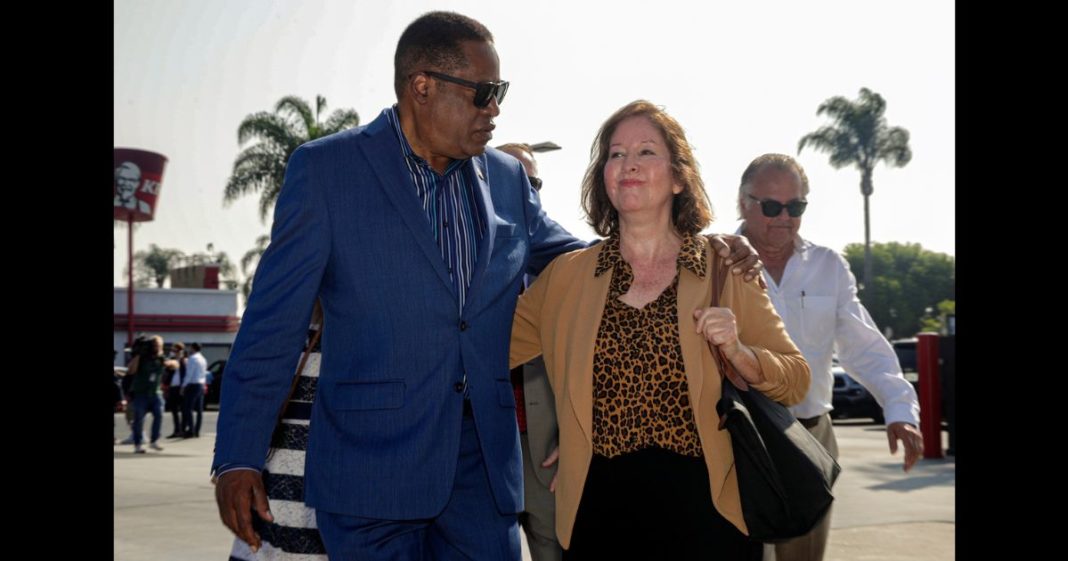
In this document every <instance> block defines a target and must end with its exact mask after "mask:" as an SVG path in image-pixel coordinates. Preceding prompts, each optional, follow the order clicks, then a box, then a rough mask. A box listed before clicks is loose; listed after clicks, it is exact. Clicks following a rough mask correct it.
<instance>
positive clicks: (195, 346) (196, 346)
mask: <svg viewBox="0 0 1068 561" xmlns="http://www.w3.org/2000/svg"><path fill="white" fill-rule="evenodd" d="M189 348H190V349H193V352H198V351H200V343H189Z"/></svg>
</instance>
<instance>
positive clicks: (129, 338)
mask: <svg viewBox="0 0 1068 561" xmlns="http://www.w3.org/2000/svg"><path fill="white" fill-rule="evenodd" d="M133 225H134V222H133V214H130V215H128V216H127V217H126V231H127V235H126V264H127V268H128V269H129V274H130V276H129V278H128V279H127V281H128V282H127V284H126V346H127V347H129V346H131V345H133V333H134V304H133V301H134V282H133V268H134V264H133Z"/></svg>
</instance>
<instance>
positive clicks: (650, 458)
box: [564, 447, 763, 561]
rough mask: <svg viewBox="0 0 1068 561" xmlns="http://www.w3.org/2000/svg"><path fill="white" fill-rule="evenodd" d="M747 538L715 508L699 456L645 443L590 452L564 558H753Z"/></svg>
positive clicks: (756, 546)
mask: <svg viewBox="0 0 1068 561" xmlns="http://www.w3.org/2000/svg"><path fill="white" fill-rule="evenodd" d="M762 555H763V546H762V544H761V543H760V542H754V541H750V540H749V538H747V537H746V536H745V535H744V534H742V533H741V532H740V531H739V530H738V529H737V528H735V527H734V526H733V525H732V524H731V523H730V522H728V521H727V520H726V519H725V518H723V516H721V515H720V514H719V512H717V511H716V508H715V506H713V504H712V492H711V490H710V489H709V483H708V468H707V467H706V466H705V461H704V459H703V458H694V457H689V456H683V455H680V454H676V453H675V452H670V451H667V450H664V449H662V448H655V447H653V448H646V449H643V450H639V451H637V452H633V453H630V454H624V455H622V456H617V457H615V458H611V459H609V458H606V457H604V456H599V455H596V454H595V455H594V456H593V460H592V462H591V463H590V469H589V473H588V474H587V476H586V485H585V488H584V489H583V491H582V500H581V501H580V503H579V508H578V514H577V515H576V518H575V527H574V530H573V532H572V536H571V547H570V548H569V549H567V550H565V551H564V560H565V561H579V560H603V559H613V560H619V559H642V560H658V559H670V560H685V559H700V560H717V561H719V560H722V561H759V560H760V559H761V558H762Z"/></svg>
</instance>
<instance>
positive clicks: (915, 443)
mask: <svg viewBox="0 0 1068 561" xmlns="http://www.w3.org/2000/svg"><path fill="white" fill-rule="evenodd" d="M886 439H887V440H889V441H890V454H891V455H893V454H897V441H898V440H901V442H902V443H904V445H905V471H906V472H907V471H908V470H910V469H912V465H913V464H915V463H916V460H919V459H920V456H921V455H923V435H922V434H920V431H918V430H916V427H914V426H912V425H910V424H908V423H904V422H900V421H899V422H897V423H890V424H889V425H886Z"/></svg>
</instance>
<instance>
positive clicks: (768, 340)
mask: <svg viewBox="0 0 1068 561" xmlns="http://www.w3.org/2000/svg"><path fill="white" fill-rule="evenodd" d="M582 202H583V208H584V210H585V211H586V213H587V217H588V221H589V223H590V225H591V226H592V227H593V228H594V230H595V231H596V232H597V233H598V234H600V235H601V236H606V237H607V239H606V240H605V241H604V242H603V243H600V244H597V245H594V246H591V247H589V248H587V249H583V250H579V251H575V252H572V253H568V254H565V255H562V256H560V257H558V258H557V259H556V260H555V261H553V262H552V263H551V264H550V265H549V266H548V267H547V268H546V269H545V270H544V271H543V272H542V274H541V276H540V277H539V278H538V280H537V282H535V283H534V284H533V285H531V287H530V288H529V289H528V290H527V291H526V293H524V295H523V296H522V297H521V298H520V300H519V304H518V307H517V308H516V314H515V319H514V322H513V325H512V346H511V353H510V355H511V356H510V361H511V364H512V365H513V366H515V365H519V364H523V363H525V362H526V361H528V360H530V359H531V358H533V357H535V356H537V355H539V354H542V355H544V358H545V364H546V367H547V371H548V374H549V379H550V382H551V384H552V387H553V392H554V399H555V402H556V411H557V417H558V421H559V424H560V460H559V462H560V467H559V472H558V475H557V478H558V479H557V483H556V505H557V517H556V533H557V537H558V538H559V540H560V543H561V545H563V546H564V548H565V549H566V551H565V556H564V558H565V559H602V558H625V559H630V558H642V559H689V558H701V559H727V560H731V559H739V560H741V559H759V556H760V544H758V543H752V542H750V541H749V540H748V538H746V536H745V534H746V533H747V529H746V526H745V522H744V520H743V518H742V512H741V504H740V502H739V498H738V482H737V479H736V475H735V473H734V458H733V455H732V453H731V443H730V436H729V435H728V433H727V432H726V431H723V430H719V428H718V423H719V418H718V416H717V414H716V402H717V401H718V400H719V398H720V385H721V383H722V382H721V381H722V378H721V373H720V372H719V370H718V369H717V367H716V365H715V360H714V359H713V357H712V354H711V351H710V349H709V345H717V346H718V347H719V349H720V350H721V351H722V352H723V355H724V356H725V357H726V358H727V360H729V361H730V362H731V364H732V365H733V366H734V368H735V369H736V370H737V371H738V373H739V374H740V376H741V377H742V378H743V379H744V380H736V384H737V385H742V386H744V385H746V384H748V385H749V386H751V387H752V388H755V389H757V390H759V391H761V392H763V393H765V394H766V395H768V396H769V397H771V398H772V399H775V400H778V401H780V402H782V403H784V404H792V403H797V402H799V401H800V400H801V399H802V397H804V395H805V392H806V391H808V385H809V369H808V365H807V364H806V363H805V360H804V358H802V356H801V353H800V352H799V351H798V350H797V347H795V346H794V344H793V342H792V341H791V340H790V338H789V337H788V336H787V335H786V331H785V329H784V328H783V323H782V320H781V319H780V318H779V316H778V315H777V314H776V313H775V310H774V308H773V307H772V304H771V301H770V300H769V299H768V297H767V295H766V294H765V291H764V290H765V289H764V286H763V282H762V281H758V282H756V283H753V282H749V283H747V282H744V281H743V280H741V278H739V277H738V276H736V275H727V277H728V279H727V281H726V284H725V286H724V289H723V293H722V295H721V298H720V303H721V306H722V307H718V308H711V307H708V304H709V303H710V299H711V296H712V294H711V291H712V288H711V273H712V271H713V267H716V266H723V264H722V262H721V260H720V258H719V257H717V256H715V255H714V253H713V252H712V251H711V249H710V247H709V245H708V242H707V240H706V239H705V238H704V237H703V236H698V235H697V234H698V233H699V232H700V231H701V230H702V229H704V228H705V227H706V226H708V224H709V223H710V222H711V220H712V211H711V208H710V205H709V202H708V197H707V195H706V194H705V191H704V184H703V182H702V181H701V178H700V176H699V174H698V170H697V163H696V162H695V161H694V159H693V154H692V151H691V149H690V146H689V144H688V143H687V141H686V137H685V135H684V133H683V131H682V127H681V126H680V125H679V124H678V122H677V121H675V119H673V118H672V117H670V116H668V115H667V114H666V113H664V111H663V110H661V109H660V108H658V107H656V106H654V105H653V104H651V103H649V102H647V101H635V102H633V103H630V104H628V105H627V106H625V107H623V108H622V109H620V110H619V111H617V112H616V113H615V114H614V115H612V116H611V117H610V118H609V119H608V121H606V122H605V124H604V125H603V126H602V127H601V130H600V132H599V133H598V136H597V139H596V140H595V141H594V158H593V160H592V161H591V162H590V166H589V169H588V170H587V171H586V176H585V179H584V180H583V188H582Z"/></svg>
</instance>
